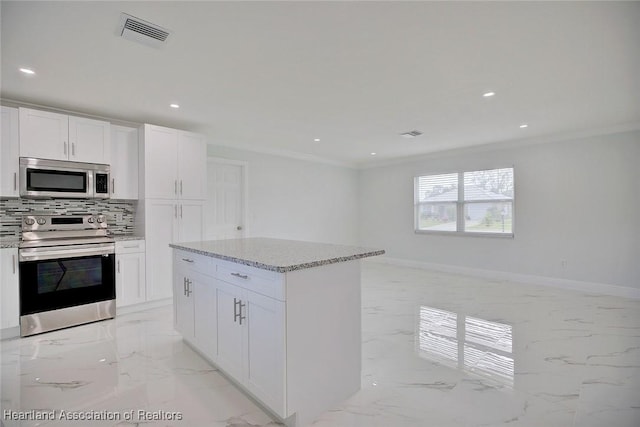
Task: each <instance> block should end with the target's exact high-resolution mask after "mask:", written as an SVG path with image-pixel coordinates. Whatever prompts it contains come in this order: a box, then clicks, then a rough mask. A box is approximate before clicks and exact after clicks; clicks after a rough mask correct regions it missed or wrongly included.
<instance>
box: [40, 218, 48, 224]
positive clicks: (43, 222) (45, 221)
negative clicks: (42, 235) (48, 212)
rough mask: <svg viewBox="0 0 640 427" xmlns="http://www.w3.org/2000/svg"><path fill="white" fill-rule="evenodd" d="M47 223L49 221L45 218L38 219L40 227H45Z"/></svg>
mask: <svg viewBox="0 0 640 427" xmlns="http://www.w3.org/2000/svg"><path fill="white" fill-rule="evenodd" d="M46 223H47V220H46V219H44V218H38V224H40V225H45V224H46Z"/></svg>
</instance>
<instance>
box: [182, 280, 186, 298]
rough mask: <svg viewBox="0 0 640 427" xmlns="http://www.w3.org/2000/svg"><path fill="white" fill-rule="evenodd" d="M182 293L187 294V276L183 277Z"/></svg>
mask: <svg viewBox="0 0 640 427" xmlns="http://www.w3.org/2000/svg"><path fill="white" fill-rule="evenodd" d="M182 295H187V278H186V277H183V278H182Z"/></svg>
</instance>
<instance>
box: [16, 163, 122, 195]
mask: <svg viewBox="0 0 640 427" xmlns="http://www.w3.org/2000/svg"><path fill="white" fill-rule="evenodd" d="M109 175H110V168H109V165H98V164H94V163H79V162H68V161H61V160H46V159H32V158H27V157H20V196H21V197H27V198H39V197H60V198H82V199H108V198H109V195H110V190H109V178H110V177H109Z"/></svg>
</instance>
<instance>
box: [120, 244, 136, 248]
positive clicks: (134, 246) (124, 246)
mask: <svg viewBox="0 0 640 427" xmlns="http://www.w3.org/2000/svg"><path fill="white" fill-rule="evenodd" d="M122 247H123V248H124V249H132V248H139V247H140V244H137V245H131V246H126V245H123V246H122Z"/></svg>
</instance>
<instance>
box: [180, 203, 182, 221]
mask: <svg viewBox="0 0 640 427" xmlns="http://www.w3.org/2000/svg"><path fill="white" fill-rule="evenodd" d="M180 218H182V205H180Z"/></svg>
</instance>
